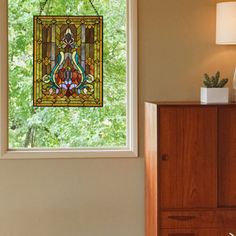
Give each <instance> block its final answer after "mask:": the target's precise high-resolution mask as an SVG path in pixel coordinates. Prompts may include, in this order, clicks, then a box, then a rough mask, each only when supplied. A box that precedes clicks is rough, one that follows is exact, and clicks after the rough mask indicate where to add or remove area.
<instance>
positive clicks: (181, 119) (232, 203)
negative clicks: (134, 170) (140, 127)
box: [145, 103, 236, 236]
mask: <svg viewBox="0 0 236 236" xmlns="http://www.w3.org/2000/svg"><path fill="white" fill-rule="evenodd" d="M145 168H146V190H145V192H146V236H233V235H235V236H236V104H233V103H231V104H225V105H201V104H200V103H146V104H145Z"/></svg>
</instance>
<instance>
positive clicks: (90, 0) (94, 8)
mask: <svg viewBox="0 0 236 236" xmlns="http://www.w3.org/2000/svg"><path fill="white" fill-rule="evenodd" d="M89 2H90V4H91V6H92V8H93V10H94V11H95V12H96V14H97V15H98V16H99V14H98V11H97V9H96V7H95V6H94V4H93V2H92V0H89Z"/></svg>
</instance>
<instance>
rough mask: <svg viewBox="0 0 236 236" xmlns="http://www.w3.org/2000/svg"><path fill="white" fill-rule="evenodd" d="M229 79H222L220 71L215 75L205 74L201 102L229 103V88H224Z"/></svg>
mask: <svg viewBox="0 0 236 236" xmlns="http://www.w3.org/2000/svg"><path fill="white" fill-rule="evenodd" d="M227 82H228V79H222V80H221V79H220V72H219V71H218V72H217V73H216V75H215V76H211V77H210V76H209V75H208V74H204V81H203V84H204V86H205V87H202V88H201V102H202V103H228V102H229V89H228V88H224V86H225V85H226V84H227Z"/></svg>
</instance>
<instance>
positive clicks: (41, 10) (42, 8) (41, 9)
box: [39, 0, 48, 16]
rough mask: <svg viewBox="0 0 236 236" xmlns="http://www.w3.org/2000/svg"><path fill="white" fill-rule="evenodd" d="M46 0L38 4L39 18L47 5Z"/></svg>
mask: <svg viewBox="0 0 236 236" xmlns="http://www.w3.org/2000/svg"><path fill="white" fill-rule="evenodd" d="M47 2H48V0H45V1H44V2H40V3H39V5H40V9H39V15H40V16H41V15H42V12H43V10H44V8H45V6H46V4H47Z"/></svg>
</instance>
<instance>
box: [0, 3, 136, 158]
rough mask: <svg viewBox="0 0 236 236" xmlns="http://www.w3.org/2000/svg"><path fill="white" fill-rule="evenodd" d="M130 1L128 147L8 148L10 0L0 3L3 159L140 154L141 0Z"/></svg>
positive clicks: (0, 137) (0, 149)
mask: <svg viewBox="0 0 236 236" xmlns="http://www.w3.org/2000/svg"><path fill="white" fill-rule="evenodd" d="M126 1H127V42H128V43H127V53H128V56H127V59H128V63H127V74H128V83H127V91H128V93H127V147H126V148H110V149H104V148H86V149H85V148H72V149H70V148H68V149H62V148H58V149H57V148H48V149H27V148H26V149H9V148H8V1H7V0H1V2H0V158H1V159H38V158H66V159H68V158H96V157H98V158H109V157H111V158H112V157H117V158H122V157H138V81H137V80H138V79H137V76H138V75H137V71H138V67H137V64H138V51H137V46H138V45H137V37H138V32H137V0H126Z"/></svg>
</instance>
